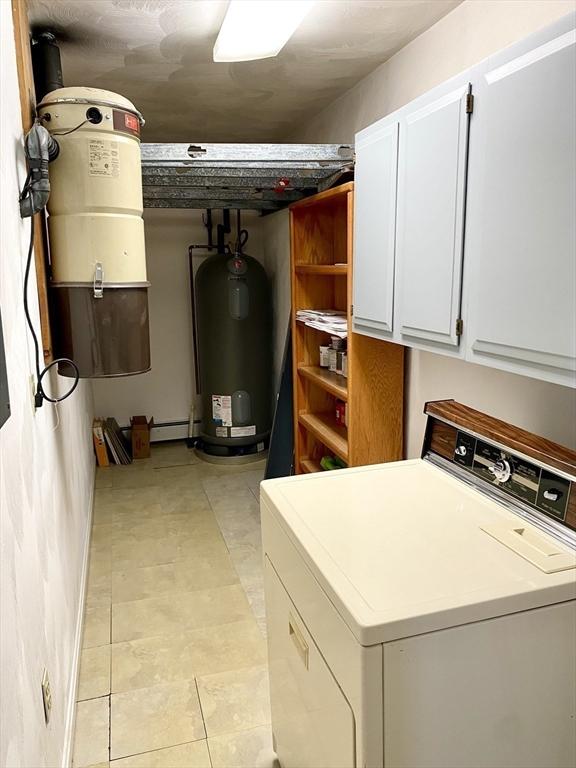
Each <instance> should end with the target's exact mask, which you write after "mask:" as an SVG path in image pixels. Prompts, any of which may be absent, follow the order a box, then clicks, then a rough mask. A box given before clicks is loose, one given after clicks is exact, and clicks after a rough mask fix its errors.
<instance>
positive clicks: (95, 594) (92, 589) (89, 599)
mask: <svg viewBox="0 0 576 768" xmlns="http://www.w3.org/2000/svg"><path fill="white" fill-rule="evenodd" d="M111 576H112V570H111V566H110V568H108V567H100V568H99V567H98V564H97V563H96V562H94V563H90V566H89V568H88V582H87V585H86V603H87V604H88V605H92V604H93V603H110V602H111V600H112V578H111Z"/></svg>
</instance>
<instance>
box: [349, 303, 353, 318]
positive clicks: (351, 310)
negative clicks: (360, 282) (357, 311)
mask: <svg viewBox="0 0 576 768" xmlns="http://www.w3.org/2000/svg"><path fill="white" fill-rule="evenodd" d="M353 316H354V304H350V317H353Z"/></svg>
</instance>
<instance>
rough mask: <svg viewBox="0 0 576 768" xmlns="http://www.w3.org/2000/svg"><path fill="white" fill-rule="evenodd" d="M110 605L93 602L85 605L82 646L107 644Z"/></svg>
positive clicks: (92, 646) (108, 638)
mask: <svg viewBox="0 0 576 768" xmlns="http://www.w3.org/2000/svg"><path fill="white" fill-rule="evenodd" d="M110 618H111V617H110V605H108V604H104V603H95V604H94V605H87V606H86V610H85V614H84V634H83V637H82V647H83V648H94V647H96V646H98V645H108V643H109V642H110Z"/></svg>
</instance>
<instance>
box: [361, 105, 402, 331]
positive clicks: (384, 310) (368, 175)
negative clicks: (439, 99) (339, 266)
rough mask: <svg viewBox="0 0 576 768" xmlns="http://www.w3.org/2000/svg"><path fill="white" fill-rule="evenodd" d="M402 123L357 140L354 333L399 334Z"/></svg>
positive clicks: (381, 126) (381, 125)
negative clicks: (396, 308)
mask: <svg viewBox="0 0 576 768" xmlns="http://www.w3.org/2000/svg"><path fill="white" fill-rule="evenodd" d="M397 167H398V121H397V120H396V119H394V118H392V119H386V120H381V121H379V122H378V123H375V124H374V125H372V126H370V127H369V128H367V129H366V130H364V131H362V132H361V133H359V134H357V136H356V168H355V180H356V184H355V211H354V282H353V286H354V287H353V292H354V300H353V304H354V328H355V330H359V331H362V330H366V331H367V332H368V333H369V334H370V333H371V332H378V334H379V335H381V336H383V337H384V338H386V337H387V335H388V334H391V333H392V330H393V325H392V321H393V316H394V314H393V313H394V252H395V247H396V244H395V238H396V177H397Z"/></svg>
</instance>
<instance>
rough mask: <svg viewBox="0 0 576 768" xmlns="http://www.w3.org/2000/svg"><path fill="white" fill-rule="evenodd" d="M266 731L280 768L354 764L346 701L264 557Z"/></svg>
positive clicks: (343, 767)
mask: <svg viewBox="0 0 576 768" xmlns="http://www.w3.org/2000/svg"><path fill="white" fill-rule="evenodd" d="M264 585H265V590H266V622H267V627H268V657H269V668H270V701H271V706H272V729H273V732H274V739H275V743H276V750H277V753H278V758H279V760H280V762H281V764H282V767H283V768H304V767H305V768H354V766H355V765H356V755H355V726H354V715H353V714H352V710H351V708H350V705H349V704H348V701H347V700H346V698H345V696H344V694H343V693H342V691H341V689H340V687H339V686H338V683H337V682H336V680H335V679H334V677H333V675H332V673H331V671H330V669H329V668H328V666H327V665H326V662H325V661H324V659H323V657H322V655H321V654H320V651H319V650H318V648H317V647H316V644H315V643H314V640H313V638H312V636H311V635H310V634H309V632H308V629H307V627H306V625H305V624H304V622H303V621H302V618H301V617H300V614H299V613H298V611H297V610H296V607H295V606H294V604H293V603H292V601H291V600H290V597H289V596H288V593H287V592H286V590H285V589H284V586H283V584H282V582H281V581H280V579H279V578H278V575H277V573H276V571H275V570H274V567H273V566H272V564H271V563H270V561H269V559H268V557H266V558H265V561H264Z"/></svg>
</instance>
